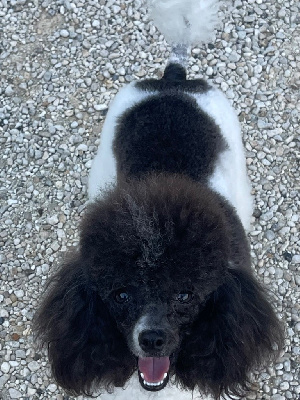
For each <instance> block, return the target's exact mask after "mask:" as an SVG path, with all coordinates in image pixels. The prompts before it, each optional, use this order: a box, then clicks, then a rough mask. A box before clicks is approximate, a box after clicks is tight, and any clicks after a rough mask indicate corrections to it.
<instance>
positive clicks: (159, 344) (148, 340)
mask: <svg viewBox="0 0 300 400" xmlns="http://www.w3.org/2000/svg"><path fill="white" fill-rule="evenodd" d="M139 344H140V346H141V348H142V350H144V351H147V352H149V351H161V350H162V349H163V348H164V346H165V344H166V334H165V333H164V332H163V331H161V330H146V331H143V332H141V333H140V335H139Z"/></svg>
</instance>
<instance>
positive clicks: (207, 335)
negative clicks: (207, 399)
mask: <svg viewBox="0 0 300 400" xmlns="http://www.w3.org/2000/svg"><path fill="white" fill-rule="evenodd" d="M283 342H284V335H283V329H282V327H281V325H280V323H279V321H278V319H277V317H276V315H275V313H274V311H273V309H272V307H271V305H270V303H269V301H268V299H267V295H266V293H265V291H264V289H263V288H262V287H261V285H260V284H259V283H258V282H257V281H256V279H255V278H254V277H253V275H252V273H251V272H250V271H247V270H234V269H232V270H229V271H228V277H227V280H226V282H225V283H224V284H223V285H222V286H221V287H219V288H218V290H217V291H216V292H214V293H213V294H212V295H211V296H210V298H209V299H208V300H207V302H206V304H205V307H204V309H203V311H201V313H200V314H199V317H198V319H197V321H196V322H195V324H194V326H193V328H192V330H191V334H190V336H187V337H186V339H185V340H184V342H183V343H182V349H181V352H180V354H179V357H178V361H177V365H176V376H177V379H178V380H179V382H180V383H181V384H182V385H183V386H184V387H186V388H188V389H191V390H193V389H195V388H197V387H198V388H199V389H200V390H201V391H203V392H205V393H211V394H212V395H213V396H214V397H215V398H216V399H218V398H219V397H220V396H221V395H222V394H227V395H229V396H232V395H236V396H242V395H243V394H244V393H245V391H248V390H250V388H251V383H250V380H249V373H250V372H251V370H253V368H255V367H259V366H260V365H262V364H264V363H265V362H266V360H268V359H271V358H272V357H274V358H275V357H276V356H277V355H278V353H279V351H280V350H281V349H282V347H283ZM276 350H277V351H276Z"/></svg>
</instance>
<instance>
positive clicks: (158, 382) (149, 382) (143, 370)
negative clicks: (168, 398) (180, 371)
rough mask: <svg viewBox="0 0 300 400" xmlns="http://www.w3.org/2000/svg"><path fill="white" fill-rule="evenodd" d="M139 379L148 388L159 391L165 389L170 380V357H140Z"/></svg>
mask: <svg viewBox="0 0 300 400" xmlns="http://www.w3.org/2000/svg"><path fill="white" fill-rule="evenodd" d="M138 366H139V380H140V384H141V385H142V387H143V388H144V389H146V390H150V391H157V390H161V389H163V388H164V387H165V386H166V385H167V383H168V381H169V373H168V372H169V368H170V359H169V357H145V358H139V361H138Z"/></svg>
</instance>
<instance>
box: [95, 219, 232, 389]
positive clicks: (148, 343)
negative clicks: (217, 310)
mask: <svg viewBox="0 0 300 400" xmlns="http://www.w3.org/2000/svg"><path fill="white" fill-rule="evenodd" d="M152 228H154V227H153V226H152ZM153 230H154V229H153ZM152 235H154V232H152ZM153 239H155V238H154V236H153ZM168 240H170V238H169V239H168ZM160 246H161V248H160V252H161V253H162V254H161V256H160V257H159V259H157V261H156V265H153V266H152V268H149V265H148V264H147V263H146V262H145V261H144V259H143V258H144V255H143V254H140V255H139V256H138V255H137V258H136V260H135V262H134V261H133V260H132V259H131V257H129V259H128V260H126V256H125V255H124V256H123V257H122V260H123V266H122V267H123V268H122V269H121V266H120V267H117V266H116V264H114V263H113V264H112V266H111V267H110V268H109V270H110V272H109V274H107V278H106V279H103V270H102V268H100V269H97V268H96V269H95V270H98V272H100V271H101V275H100V276H98V277H96V276H95V275H94V276H93V279H95V282H97V291H98V293H99V294H100V295H101V297H102V299H103V301H104V303H105V305H106V306H107V308H108V309H109V312H110V315H111V316H112V317H113V318H114V319H115V321H116V324H117V326H118V329H119V330H120V332H122V334H123V335H124V337H125V338H126V342H127V345H128V348H129V350H130V351H131V353H132V354H134V355H135V356H136V358H137V360H138V361H137V363H138V366H139V377H140V383H141V385H142V386H143V387H144V388H145V389H147V390H160V389H162V388H163V387H164V386H165V385H166V384H167V382H168V379H169V370H171V371H173V369H174V365H175V363H176V359H177V355H178V352H179V350H180V344H181V342H182V340H183V339H184V337H186V336H187V335H188V334H189V332H190V329H191V326H192V323H193V322H194V321H195V319H196V317H197V316H198V314H199V311H200V309H201V308H203V307H204V305H205V301H206V298H207V297H208V296H209V295H210V293H211V292H212V290H213V288H215V287H216V286H217V285H218V284H220V283H221V282H222V280H223V279H222V276H223V278H224V274H225V269H224V267H223V266H222V259H220V263H219V265H217V266H216V265H214V270H213V271H211V275H212V276H213V277H214V278H213V280H214V282H210V283H208V282H209V279H207V277H208V276H209V271H208V268H207V265H209V261H207V260H206V259H205V254H202V253H201V252H200V251H199V252H197V251H195V252H194V253H193V255H192V257H193V260H191V255H190V254H188V252H187V254H184V253H185V252H184V251H183V249H182V248H178V249H176V248H172V251H171V252H170V251H168V248H167V245H166V244H164V243H161V244H160ZM172 247H173V246H172ZM216 252H217V253H219V251H218V250H216ZM163 253H168V254H166V255H165V256H163ZM195 253H198V254H197V259H196V261H195V256H196V254H195ZM193 264H194V265H195V264H196V265H197V268H194V267H193ZM187 269H189V270H190V271H192V272H193V274H192V275H190V274H187ZM211 285H213V286H211Z"/></svg>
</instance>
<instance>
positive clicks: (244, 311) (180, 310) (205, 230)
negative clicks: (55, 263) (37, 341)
mask: <svg viewBox="0 0 300 400" xmlns="http://www.w3.org/2000/svg"><path fill="white" fill-rule="evenodd" d="M226 207H227V206H226V205H225V203H224V201H223V200H222V199H220V198H219V197H218V196H216V195H215V194H213V193H212V192H211V191H210V190H208V189H206V188H205V187H204V186H202V185H200V184H197V183H195V182H193V181H190V180H188V179H187V178H180V177H178V176H164V175H158V176H149V177H148V178H147V179H145V180H143V181H138V180H137V181H132V182H130V183H124V184H119V185H118V187H117V188H115V189H112V190H110V191H108V192H107V193H106V194H104V195H103V197H102V198H101V199H99V200H97V201H96V202H94V203H93V204H92V205H90V207H89V209H88V210H87V212H86V215H85V217H84V219H83V221H82V224H81V235H80V246H79V249H77V251H76V253H75V254H73V255H71V256H70V259H69V260H68V261H66V262H65V264H64V265H63V266H62V267H61V269H60V270H59V271H58V273H57V274H56V276H55V277H54V278H53V279H52V283H50V288H49V292H48V296H47V297H46V298H45V300H44V302H43V304H42V306H41V308H40V310H39V312H38V314H37V316H36V329H37V332H38V335H39V337H40V338H41V340H42V341H43V342H46V343H48V344H49V357H50V361H51V363H52V370H53V373H54V376H55V378H56V380H57V381H58V383H59V384H60V385H61V386H63V387H64V388H66V389H67V390H68V391H69V392H71V393H73V394H80V393H86V394H88V393H90V392H91V391H92V390H94V389H95V388H99V387H105V388H106V389H111V388H112V387H113V386H123V385H124V384H125V383H126V381H127V380H128V379H129V377H130V376H131V375H132V373H133V372H134V371H135V370H136V369H138V370H139V377H140V383H141V385H142V386H143V387H144V388H145V389H147V390H160V389H162V388H163V387H164V386H165V385H166V383H167V382H168V379H169V377H170V376H172V377H174V379H175V380H177V381H178V382H180V384H181V385H182V386H184V387H186V388H188V389H191V390H193V389H194V388H195V387H198V388H199V389H200V390H204V391H206V392H210V393H212V394H213V395H215V396H216V397H217V396H219V395H220V394H221V393H222V392H227V393H229V392H230V393H239V392H240V390H241V389H246V388H247V386H248V374H249V371H250V370H251V368H252V367H254V366H257V365H258V364H260V362H261V361H262V360H263V359H264V358H265V357H266V356H269V355H270V354H271V353H272V350H273V347H274V345H275V346H277V347H278V348H280V347H281V345H282V333H281V329H280V327H279V325H278V322H277V319H276V317H275V315H274V313H273V310H272V308H271V306H270V305H269V303H268V301H267V299H266V296H265V294H264V292H263V289H262V288H261V287H260V286H259V284H258V283H257V282H256V280H255V279H254V278H253V276H252V274H251V273H250V272H249V265H245V266H244V267H245V268H243V266H242V265H238V268H237V265H236V264H237V262H238V261H237V260H239V263H240V264H241V260H242V261H244V262H245V264H248V262H249V260H247V257H242V259H241V258H240V259H239V258H238V256H237V253H239V252H240V254H243V251H242V250H241V247H243V246H247V244H246V241H245V237H244V234H243V230H242V229H241V230H240V231H239V230H236V229H235V228H234V227H233V225H234V224H237V225H238V224H239V222H238V219H237V218H236V216H235V215H234V213H232V215H231V218H229V215H228V207H227V208H226ZM226 210H227V211H226ZM233 222H234V223H233ZM236 232H240V235H241V236H240V237H238V236H237V235H236ZM234 233H235V234H234ZM246 253H247V252H246Z"/></svg>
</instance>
